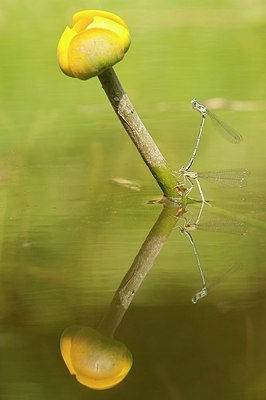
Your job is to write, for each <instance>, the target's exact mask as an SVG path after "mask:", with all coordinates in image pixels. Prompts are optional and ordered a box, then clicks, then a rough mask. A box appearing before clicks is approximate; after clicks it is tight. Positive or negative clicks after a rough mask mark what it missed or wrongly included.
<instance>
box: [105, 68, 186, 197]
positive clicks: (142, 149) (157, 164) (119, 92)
mask: <svg viewBox="0 0 266 400" xmlns="http://www.w3.org/2000/svg"><path fill="white" fill-rule="evenodd" d="M99 80H100V82H101V84H102V87H103V89H104V91H105V93H106V95H107V97H108V99H109V100H110V102H111V104H112V106H113V109H114V111H115V113H116V114H117V116H118V118H119V119H120V121H121V123H122V125H123V126H124V128H125V130H126V131H127V133H128V135H129V136H130V138H131V139H132V141H133V143H134V144H135V146H136V147H137V149H138V151H139V153H140V155H141V156H142V158H143V160H144V161H145V163H146V164H147V166H148V167H149V169H150V171H151V173H152V175H153V176H154V178H155V179H156V181H157V183H158V184H159V186H160V188H161V189H162V191H163V193H164V195H165V196H166V197H168V198H169V199H171V200H177V199H178V198H180V195H179V194H178V191H177V189H176V186H177V184H178V180H177V178H176V176H175V175H174V174H173V172H174V171H173V170H172V169H171V168H170V167H169V166H168V164H167V162H166V160H165V158H164V157H163V155H162V154H161V152H160V150H159V149H158V147H157V146H156V144H155V142H154V141H153V139H152V137H151V135H150V134H149V132H148V131H147V129H146V128H145V126H144V124H143V122H142V121H141V119H140V117H139V116H138V114H137V112H136V110H135V108H134V107H133V105H132V103H131V101H130V100H129V98H128V96H127V94H126V93H125V92H124V90H123V88H122V86H121V84H120V82H119V80H118V77H117V75H116V73H115V71H114V70H113V68H109V69H108V70H106V71H105V72H103V73H102V74H101V75H99Z"/></svg>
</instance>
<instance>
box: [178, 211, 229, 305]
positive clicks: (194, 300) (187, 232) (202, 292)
mask: <svg viewBox="0 0 266 400" xmlns="http://www.w3.org/2000/svg"><path fill="white" fill-rule="evenodd" d="M202 204H204V203H202ZM199 218H200V217H198V218H197V222H196V224H193V225H184V226H183V227H182V228H180V232H181V233H182V234H183V235H185V236H186V237H187V238H188V240H189V242H190V244H191V246H192V249H193V253H194V255H195V258H196V262H197V267H198V270H199V273H200V277H201V282H202V287H201V289H200V290H198V291H197V292H196V293H195V294H194V295H193V297H192V303H194V304H196V303H197V302H198V301H199V300H201V299H202V298H203V297H205V296H207V294H208V293H209V292H210V291H211V290H213V289H214V288H215V287H216V286H218V285H219V284H220V283H221V282H222V281H223V280H224V279H225V278H226V277H227V276H228V275H229V274H231V273H232V272H233V271H234V270H235V267H230V268H229V269H228V270H227V271H225V272H224V273H223V274H222V275H221V276H219V277H218V278H217V279H216V280H215V282H213V283H212V284H211V285H208V286H207V284H206V280H205V276H204V272H203V268H202V266H201V262H200V257H199V254H198V251H197V248H196V245H195V242H194V240H193V237H192V235H191V231H193V230H197V229H198V228H199V225H197V224H198V223H199Z"/></svg>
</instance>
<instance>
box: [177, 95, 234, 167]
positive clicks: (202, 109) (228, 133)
mask: <svg viewBox="0 0 266 400" xmlns="http://www.w3.org/2000/svg"><path fill="white" fill-rule="evenodd" d="M192 107H193V109H194V110H196V111H198V112H199V113H200V114H201V123H200V127H199V132H198V137H197V140H196V144H195V147H194V150H193V153H192V156H191V159H190V161H189V163H188V165H187V166H186V167H185V168H183V169H184V170H185V171H188V170H189V169H190V167H191V166H192V164H193V161H194V159H195V156H196V153H197V150H198V147H199V142H200V139H201V136H202V131H203V127H204V123H205V118H206V116H207V115H208V116H209V117H210V118H211V119H212V121H213V122H214V123H215V125H216V126H217V127H218V128H219V130H220V131H221V132H222V133H223V134H224V136H225V138H226V139H228V140H229V141H230V142H231V143H234V144H237V143H239V142H241V140H242V136H241V134H240V133H238V132H237V131H236V130H235V129H234V128H231V127H230V126H229V125H227V124H226V123H225V122H223V121H221V120H220V119H219V118H218V117H217V115H215V114H214V113H213V112H212V111H210V110H209V109H208V108H207V107H206V106H204V104H201V103H199V102H198V101H197V100H196V99H193V100H192Z"/></svg>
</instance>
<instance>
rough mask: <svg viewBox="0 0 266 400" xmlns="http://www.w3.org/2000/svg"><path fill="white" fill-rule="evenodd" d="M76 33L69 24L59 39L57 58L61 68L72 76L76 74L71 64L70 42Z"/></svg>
mask: <svg viewBox="0 0 266 400" xmlns="http://www.w3.org/2000/svg"><path fill="white" fill-rule="evenodd" d="M76 35H77V33H76V32H75V31H73V30H72V29H70V28H69V26H67V27H66V29H65V30H64V32H63V34H62V36H61V38H60V40H59V43H58V46H57V58H58V62H59V65H60V68H61V69H62V71H63V72H64V73H65V74H66V75H69V76H72V77H74V75H73V73H72V71H71V69H70V66H69V61H68V49H69V45H70V42H71V41H72V39H73V38H74V37H75V36H76Z"/></svg>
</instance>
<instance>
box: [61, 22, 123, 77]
mask: <svg viewBox="0 0 266 400" xmlns="http://www.w3.org/2000/svg"><path fill="white" fill-rule="evenodd" d="M123 57H124V49H123V46H122V45H121V43H120V40H119V37H117V35H116V34H115V33H113V32H111V31H109V30H106V29H96V28H94V29H89V30H86V31H84V32H82V33H79V34H78V35H77V36H75V37H74V38H73V39H72V41H71V43H70V46H69V49H68V59H69V66H70V70H71V71H72V73H73V75H74V76H75V77H76V78H79V79H89V78H91V77H93V76H96V75H99V74H101V73H102V72H104V71H105V70H106V69H107V68H109V67H111V66H112V65H114V64H116V63H117V62H118V61H120V60H121V59H122V58H123Z"/></svg>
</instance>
